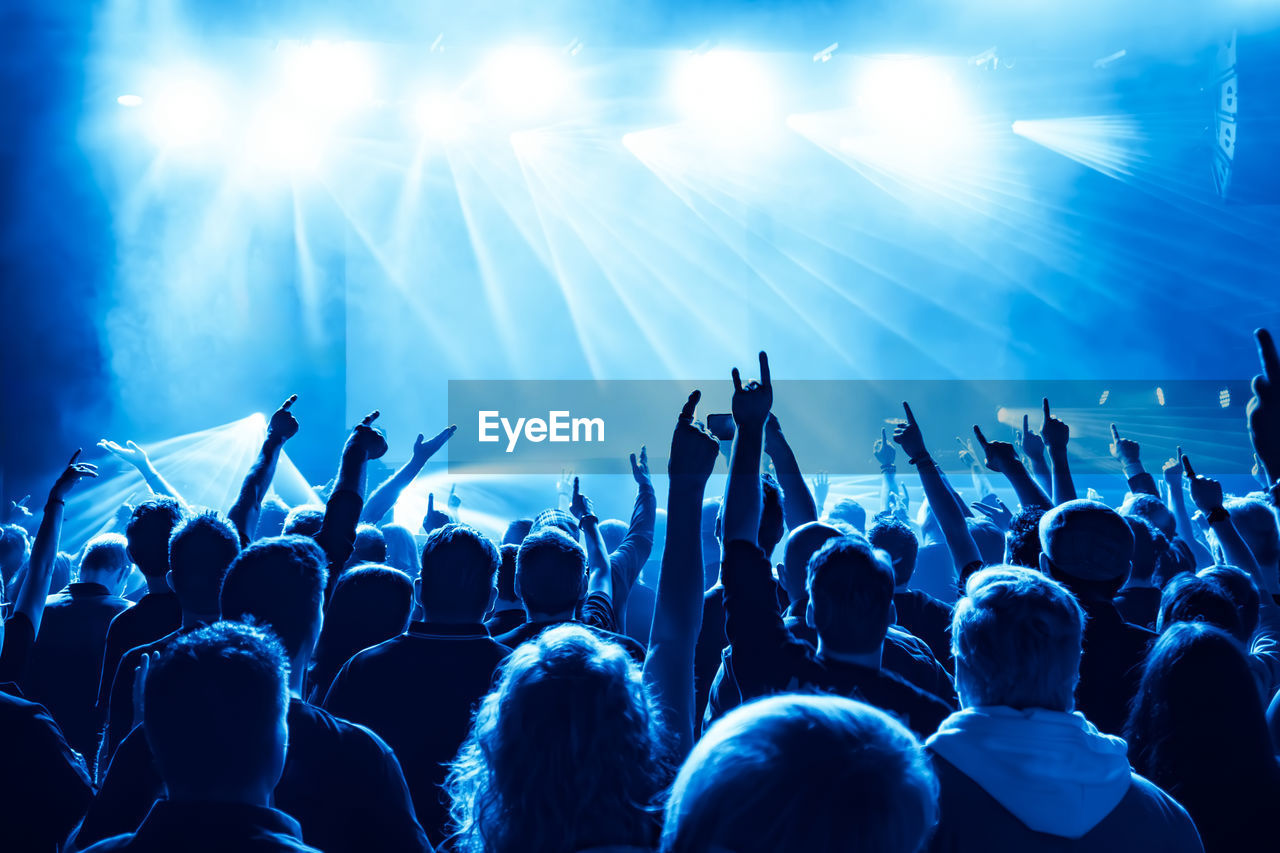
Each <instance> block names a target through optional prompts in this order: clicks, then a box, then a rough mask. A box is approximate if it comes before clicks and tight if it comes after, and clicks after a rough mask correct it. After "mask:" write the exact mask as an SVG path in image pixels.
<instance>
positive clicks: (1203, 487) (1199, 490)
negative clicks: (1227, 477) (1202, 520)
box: [1182, 456, 1222, 517]
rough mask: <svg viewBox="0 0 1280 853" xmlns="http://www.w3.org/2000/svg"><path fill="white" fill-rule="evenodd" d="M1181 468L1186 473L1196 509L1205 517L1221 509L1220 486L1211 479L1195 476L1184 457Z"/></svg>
mask: <svg viewBox="0 0 1280 853" xmlns="http://www.w3.org/2000/svg"><path fill="white" fill-rule="evenodd" d="M1182 467H1183V469H1184V470H1185V471H1186V472H1187V480H1188V481H1189V482H1190V484H1191V501H1192V503H1194V504H1195V505H1196V509H1198V510H1200V511H1201V512H1203V513H1204V514H1205V516H1206V517H1208V516H1211V515H1213V512H1214V510H1219V509H1222V484H1221V483H1219V482H1218V481H1217V480H1215V479H1213V478H1212V477H1206V476H1204V475H1203V474H1197V473H1196V472H1195V471H1194V470H1192V468H1191V460H1190V459H1188V458H1187V457H1186V456H1183V457H1182Z"/></svg>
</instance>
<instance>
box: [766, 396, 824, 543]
mask: <svg viewBox="0 0 1280 853" xmlns="http://www.w3.org/2000/svg"><path fill="white" fill-rule="evenodd" d="M764 452H765V453H767V454H769V458H770V459H772V460H773V467H774V470H776V471H777V472H778V485H780V486H781V487H782V516H783V519H784V520H785V521H786V523H787V529H788V530H795V529H796V528H797V527H799V526H800V525H802V524H807V523H808V522H810V521H817V520H818V507H817V504H815V503H814V501H813V494H812V493H811V492H810V491H809V485H808V484H807V483H806V482H805V481H804V474H802V473H800V463H798V462H796V455H795V453H794V452H793V451H792V449H791V445H790V444H788V443H787V437H786V436H785V435H783V434H782V425H781V424H779V423H778V418H777V417H776V416H775V415H773V414H770V415H769V419H768V420H767V421H765V427H764Z"/></svg>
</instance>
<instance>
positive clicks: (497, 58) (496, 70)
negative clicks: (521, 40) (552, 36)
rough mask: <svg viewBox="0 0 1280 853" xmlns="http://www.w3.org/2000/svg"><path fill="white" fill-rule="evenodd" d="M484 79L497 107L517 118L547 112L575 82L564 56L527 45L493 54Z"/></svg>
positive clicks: (506, 48) (516, 46)
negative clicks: (572, 79)
mask: <svg viewBox="0 0 1280 853" xmlns="http://www.w3.org/2000/svg"><path fill="white" fill-rule="evenodd" d="M484 79H485V84H486V88H487V90H488V94H489V97H490V98H491V99H492V101H493V103H494V105H495V106H496V107H497V108H498V109H500V110H502V112H503V113H504V114H506V115H510V116H516V117H531V116H536V115H538V114H540V113H543V112H545V111H547V110H548V109H550V108H551V107H553V106H554V105H555V104H556V103H558V102H559V101H560V100H561V99H563V98H564V97H565V95H566V94H567V92H568V90H569V87H570V85H571V82H572V81H571V78H570V74H569V69H568V67H567V64H566V62H565V57H564V56H562V55H561V54H559V53H558V52H556V51H553V50H548V49H545V48H539V47H531V46H523V45H515V46H510V47H505V48H502V49H501V50H498V51H497V52H495V53H493V54H492V55H491V56H490V57H489V59H488V61H487V62H486V64H485V68H484Z"/></svg>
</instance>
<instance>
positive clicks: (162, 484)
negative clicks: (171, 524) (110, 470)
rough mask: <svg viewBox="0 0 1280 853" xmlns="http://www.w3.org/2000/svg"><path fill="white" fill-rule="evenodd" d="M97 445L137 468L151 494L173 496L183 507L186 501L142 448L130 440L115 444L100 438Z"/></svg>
mask: <svg viewBox="0 0 1280 853" xmlns="http://www.w3.org/2000/svg"><path fill="white" fill-rule="evenodd" d="M98 447H100V448H102V449H103V450H105V451H107V452H108V453H110V454H111V455H112V456H115V457H116V458H117V459H119V460H120V461H122V462H127V463H129V464H130V465H132V466H133V467H134V468H136V469H137V470H138V473H139V474H141V475H142V479H143V480H144V481H146V484H147V488H149V489H151V491H152V493H153V494H157V495H161V496H164V497H170V498H173V499H174V500H175V501H177V502H178V503H179V504H181V505H182V507H183V508H184V509H185V508H186V506H187V502H186V501H184V500H183V499H182V495H180V494H178V490H177V489H175V488H174V487H173V486H171V485H169V481H168V480H166V479H165V478H164V477H163V476H161V475H160V472H159V471H157V470H156V466H154V465H152V464H151V457H150V456H148V455H147V451H145V450H143V449H142V448H141V447H139V446H138V445H137V444H134V443H133V442H132V441H126V442H125V443H124V446H123V447H122V446H120V445H119V444H116V443H115V442H114V441H108V440H107V439H105V438H104V439H102V441H99V442H98Z"/></svg>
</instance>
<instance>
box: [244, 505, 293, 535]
mask: <svg viewBox="0 0 1280 853" xmlns="http://www.w3.org/2000/svg"><path fill="white" fill-rule="evenodd" d="M288 517H289V505H288V504H287V503H285V502H284V501H283V500H281V499H280V498H279V497H278V496H276V495H271V496H269V497H268V498H267V499H266V500H264V501H263V502H262V509H260V510H259V511H258V527H257V529H255V530H254V531H253V538H255V539H266V538H267V537H269V536H279V535H281V534H282V533H284V522H285V519H286V518H288Z"/></svg>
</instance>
